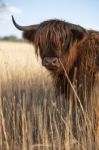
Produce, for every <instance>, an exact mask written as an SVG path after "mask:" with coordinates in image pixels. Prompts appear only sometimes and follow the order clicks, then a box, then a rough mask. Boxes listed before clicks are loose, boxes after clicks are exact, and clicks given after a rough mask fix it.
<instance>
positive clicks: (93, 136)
mask: <svg viewBox="0 0 99 150" xmlns="http://www.w3.org/2000/svg"><path fill="white" fill-rule="evenodd" d="M98 82H99V81H98V80H97V82H96V83H97V84H96V87H95V91H96V92H94V93H93V94H92V98H91V100H90V103H88V105H89V106H90V107H88V109H86V111H83V110H82V109H81V108H80V107H79V106H78V104H77V105H76V106H75V108H74V106H73V107H72V104H73V103H72V94H71V95H70V100H69V101H68V106H69V107H68V108H64V107H63V105H62V100H63V99H62V97H61V96H60V97H59V99H58V100H56V99H55V96H54V88H53V85H52V80H51V78H50V75H49V73H48V72H47V71H46V70H45V69H44V68H43V67H42V66H41V64H40V59H38V60H37V59H36V57H35V55H34V49H33V46H32V45H29V44H28V43H19V42H18V43H15V42H13V43H12V42H3V41H2V42H0V150H99V135H98V132H99V131H98V130H99V128H98V126H97V124H98V119H99V102H98V101H99V96H98V94H99V93H98V91H99V87H98V86H99V85H98V84H99V83H98ZM85 92H86V90H85ZM75 100H76V98H75ZM85 102H86V97H85ZM86 107H87V103H86ZM74 110H75V113H74V117H75V118H76V119H75V121H73V115H72V114H73V111H74ZM73 128H75V131H76V133H75V131H74V130H73ZM74 135H75V136H74Z"/></svg>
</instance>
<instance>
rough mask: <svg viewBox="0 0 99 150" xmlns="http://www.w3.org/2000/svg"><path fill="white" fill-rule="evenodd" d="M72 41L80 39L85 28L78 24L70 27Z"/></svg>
mask: <svg viewBox="0 0 99 150" xmlns="http://www.w3.org/2000/svg"><path fill="white" fill-rule="evenodd" d="M71 32H72V37H73V41H80V40H82V39H83V37H84V35H85V33H86V30H85V29H84V28H82V27H80V26H74V28H72V29H71Z"/></svg>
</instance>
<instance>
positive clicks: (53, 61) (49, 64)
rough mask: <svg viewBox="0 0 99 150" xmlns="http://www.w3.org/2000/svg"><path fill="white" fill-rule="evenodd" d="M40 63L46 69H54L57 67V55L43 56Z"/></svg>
mask: <svg viewBox="0 0 99 150" xmlns="http://www.w3.org/2000/svg"><path fill="white" fill-rule="evenodd" d="M42 65H43V66H45V67H46V68H48V69H55V68H58V67H59V65H60V63H59V59H58V58H57V57H44V59H43V60H42Z"/></svg>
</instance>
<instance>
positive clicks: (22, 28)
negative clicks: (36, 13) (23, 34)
mask: <svg viewBox="0 0 99 150" xmlns="http://www.w3.org/2000/svg"><path fill="white" fill-rule="evenodd" d="M12 21H13V24H14V25H15V27H16V28H17V29H19V30H21V31H30V30H33V29H34V30H36V29H37V28H38V25H30V26H20V25H18V24H17V23H16V21H15V19H14V17H13V16H12Z"/></svg>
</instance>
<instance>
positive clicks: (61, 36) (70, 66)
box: [12, 17, 99, 105]
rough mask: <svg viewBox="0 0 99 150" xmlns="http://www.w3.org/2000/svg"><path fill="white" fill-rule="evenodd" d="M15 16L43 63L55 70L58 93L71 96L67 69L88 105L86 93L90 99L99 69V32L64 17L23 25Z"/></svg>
mask: <svg viewBox="0 0 99 150" xmlns="http://www.w3.org/2000/svg"><path fill="white" fill-rule="evenodd" d="M12 20H13V23H14V25H15V26H16V28H18V29H19V30H21V31H23V37H24V38H25V39H27V40H29V41H30V42H31V43H33V44H34V46H35V52H36V54H37V55H38V54H39V55H40V57H41V60H42V65H43V66H45V67H46V69H48V70H49V71H50V72H51V75H52V78H53V80H54V82H55V89H56V95H59V94H60V93H61V94H64V95H65V97H66V98H67V97H68V96H69V94H68V93H70V89H71V85H70V83H69V81H68V79H67V77H66V74H65V73H67V75H68V77H69V80H70V82H71V83H72V85H73V84H74V85H76V92H77V95H78V97H79V98H80V99H81V103H82V104H83V105H84V99H85V98H84V97H85V93H86V95H87V97H88V99H89V98H90V94H91V91H92V89H93V86H94V82H95V76H96V74H97V73H98V71H99V32H97V31H94V30H87V29H85V28H83V27H81V26H79V25H75V24H71V23H68V22H65V21H61V20H48V21H44V22H42V23H40V24H37V25H31V26H20V25H18V24H17V23H16V22H15V20H14V18H13V17H12ZM64 71H65V72H64ZM75 72H76V73H75ZM74 74H75V77H74ZM85 89H87V90H86V92H84V91H85Z"/></svg>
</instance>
